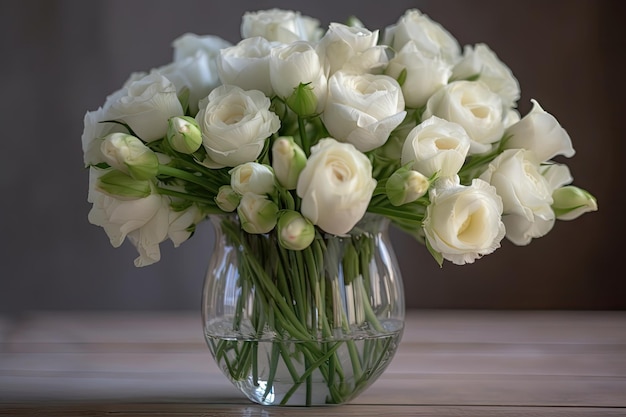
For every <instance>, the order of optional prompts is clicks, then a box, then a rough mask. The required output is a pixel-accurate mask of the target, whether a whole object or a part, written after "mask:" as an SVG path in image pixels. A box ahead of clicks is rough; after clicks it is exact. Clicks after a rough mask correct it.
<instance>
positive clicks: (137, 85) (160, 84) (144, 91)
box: [108, 72, 183, 142]
mask: <svg viewBox="0 0 626 417" xmlns="http://www.w3.org/2000/svg"><path fill="white" fill-rule="evenodd" d="M108 115H109V116H110V117H111V118H112V119H115V120H120V121H123V122H124V123H126V124H128V126H130V128H131V129H132V130H133V132H134V133H135V135H136V136H138V137H139V138H141V139H143V140H144V141H146V142H152V141H155V140H158V139H161V138H163V137H165V134H166V133H167V128H168V126H169V125H168V119H169V118H170V117H173V116H182V115H183V108H182V106H181V105H180V101H178V96H177V95H176V87H175V86H174V84H172V82H171V81H170V80H168V79H167V78H165V77H164V76H163V75H161V74H159V73H158V72H153V73H151V74H149V75H146V76H145V77H143V78H141V79H139V80H136V81H133V82H131V83H130V84H129V85H128V87H127V88H126V89H125V92H124V95H123V96H121V97H119V98H118V99H117V100H116V101H115V102H113V103H112V104H111V108H110V110H109V112H108Z"/></svg>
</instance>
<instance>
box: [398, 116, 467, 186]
mask: <svg viewBox="0 0 626 417" xmlns="http://www.w3.org/2000/svg"><path fill="white" fill-rule="evenodd" d="M470 143H471V140H470V138H469V136H468V135H467V133H466V132H465V129H463V127H462V126H461V125H459V124H457V123H453V122H449V121H447V120H444V119H440V118H438V117H436V116H431V117H430V118H428V119H426V120H424V121H423V122H422V123H420V124H419V125H417V126H416V127H415V128H413V130H411V131H410V132H409V134H408V135H407V138H406V140H405V141H404V145H403V147H402V159H401V163H402V165H403V166H404V165H406V164H408V163H412V165H411V166H412V168H413V169H414V170H416V171H419V172H421V173H422V174H424V175H425V176H427V177H430V176H432V175H433V174H435V173H439V176H440V177H441V178H453V177H454V176H455V175H457V174H458V173H459V170H460V169H461V167H462V166H463V163H464V162H465V157H466V156H467V153H468V151H469V148H470Z"/></svg>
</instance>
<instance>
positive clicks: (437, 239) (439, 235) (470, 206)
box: [423, 179, 505, 265]
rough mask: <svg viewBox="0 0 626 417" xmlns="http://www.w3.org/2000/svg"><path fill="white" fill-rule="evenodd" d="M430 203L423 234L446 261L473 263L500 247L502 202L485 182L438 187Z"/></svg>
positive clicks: (475, 181) (503, 229)
mask: <svg viewBox="0 0 626 417" xmlns="http://www.w3.org/2000/svg"><path fill="white" fill-rule="evenodd" d="M430 201H431V203H430V205H429V206H428V208H427V209H426V217H425V218H424V223H423V225H424V226H423V227H424V233H425V235H426V239H427V240H428V243H429V244H430V246H431V247H432V248H433V249H434V250H435V251H437V252H439V253H441V255H442V256H443V257H444V259H447V260H448V261H450V262H452V263H454V264H457V265H463V264H466V263H473V262H474V260H476V259H479V258H480V257H482V256H484V255H488V254H490V253H492V252H493V251H495V250H496V249H497V248H499V247H500V241H501V240H502V238H503V237H504V233H505V228H504V224H503V223H502V218H501V215H502V201H501V199H500V197H499V196H498V195H497V194H496V190H495V188H494V187H492V186H490V185H489V184H488V183H486V182H485V181H482V180H479V179H474V180H473V181H472V184H471V186H463V185H458V184H454V185H452V184H447V185H446V186H443V187H435V188H433V189H431V191H430Z"/></svg>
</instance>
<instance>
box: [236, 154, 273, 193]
mask: <svg viewBox="0 0 626 417" xmlns="http://www.w3.org/2000/svg"><path fill="white" fill-rule="evenodd" d="M228 173H229V174H230V186H231V187H232V189H233V190H235V191H236V192H238V193H239V194H241V195H243V194H245V193H254V194H259V195H263V194H270V193H272V192H274V189H275V186H274V173H273V172H272V170H271V169H270V167H268V166H267V165H263V164H259V163H257V162H246V163H245V164H241V165H238V166H236V167H235V168H233V169H231V170H230V171H228Z"/></svg>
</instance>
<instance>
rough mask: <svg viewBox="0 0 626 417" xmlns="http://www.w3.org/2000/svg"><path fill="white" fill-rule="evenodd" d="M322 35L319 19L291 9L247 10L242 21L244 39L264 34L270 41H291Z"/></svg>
mask: <svg viewBox="0 0 626 417" xmlns="http://www.w3.org/2000/svg"><path fill="white" fill-rule="evenodd" d="M320 35H321V29H320V28H319V21H318V20H316V19H313V18H311V17H308V16H303V15H301V14H300V12H294V11H291V10H281V9H276V8H275V9H270V10H260V11H256V12H246V13H245V14H244V15H243V18H242V21H241V38H242V39H246V38H252V37H254V36H262V37H264V38H265V39H267V40H268V41H275V42H281V43H291V42H295V41H317V40H318V39H319V38H320Z"/></svg>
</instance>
